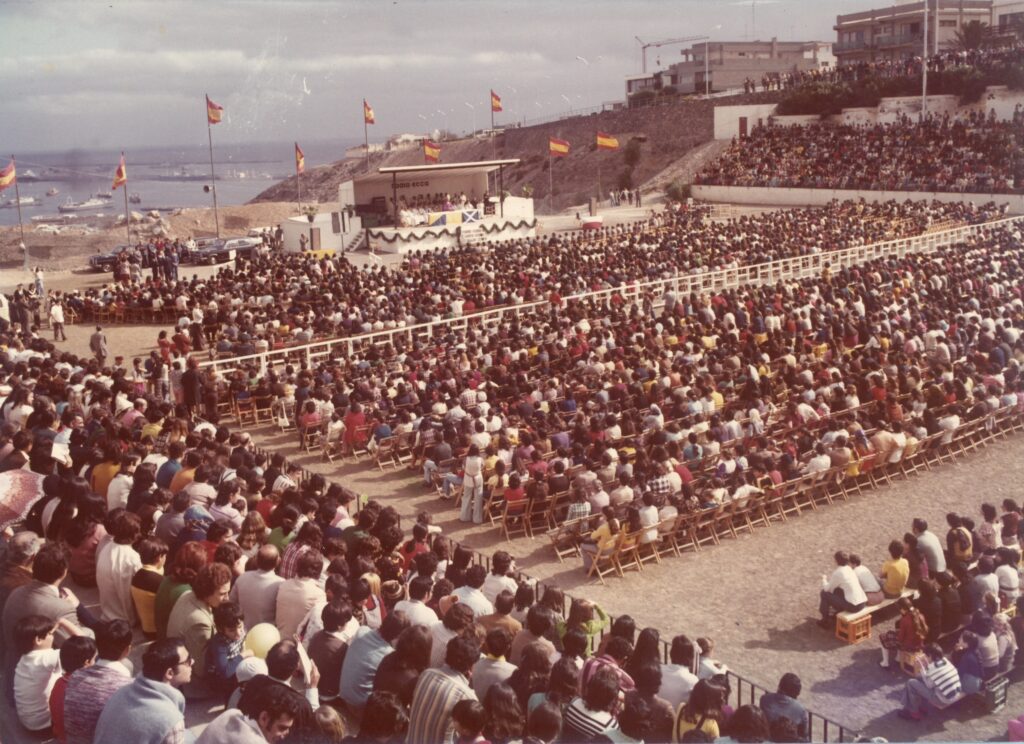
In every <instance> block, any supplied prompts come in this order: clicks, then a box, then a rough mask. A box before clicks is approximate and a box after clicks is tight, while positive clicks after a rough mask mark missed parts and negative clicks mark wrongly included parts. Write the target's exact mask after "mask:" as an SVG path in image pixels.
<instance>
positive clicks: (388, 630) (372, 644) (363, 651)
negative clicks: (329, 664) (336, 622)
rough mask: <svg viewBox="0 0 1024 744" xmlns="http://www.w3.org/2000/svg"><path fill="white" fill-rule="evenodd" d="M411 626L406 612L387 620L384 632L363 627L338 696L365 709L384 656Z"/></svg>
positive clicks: (347, 657)
mask: <svg viewBox="0 0 1024 744" xmlns="http://www.w3.org/2000/svg"><path fill="white" fill-rule="evenodd" d="M407 627H409V621H408V619H407V618H406V616H405V614H404V613H401V612H392V613H390V614H388V616H387V617H386V618H384V622H383V623H382V624H381V626H380V630H374V629H373V628H369V627H366V626H363V627H361V628H360V629H359V632H357V633H356V637H355V638H353V639H352V641H351V642H350V643H349V647H348V651H347V652H346V653H345V660H344V662H343V664H342V666H341V679H340V681H339V686H338V693H339V695H340V696H341V699H342V700H344V701H345V704H346V705H349V706H351V707H352V708H353V709H355V710H362V708H363V706H364V705H366V700H367V698H368V697H369V696H370V693H371V692H372V691H373V680H374V676H375V675H376V673H377V669H378V667H379V666H380V664H381V662H382V661H383V659H384V657H386V656H387V655H388V654H390V653H391V652H392V651H393V650H394V648H393V646H392V644H393V643H395V642H396V641H397V639H398V637H399V636H400V635H401V634H402V631H404V630H405V629H406V628H407Z"/></svg>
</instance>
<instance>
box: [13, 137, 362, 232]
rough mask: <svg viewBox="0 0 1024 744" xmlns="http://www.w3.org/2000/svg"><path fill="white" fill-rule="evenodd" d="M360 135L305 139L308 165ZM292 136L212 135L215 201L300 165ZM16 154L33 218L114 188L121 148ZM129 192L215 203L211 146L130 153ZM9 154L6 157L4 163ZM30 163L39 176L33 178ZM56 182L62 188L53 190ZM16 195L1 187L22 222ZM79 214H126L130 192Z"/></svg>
mask: <svg viewBox="0 0 1024 744" xmlns="http://www.w3.org/2000/svg"><path fill="white" fill-rule="evenodd" d="M355 144H358V143H357V142H356V141H354V140H353V141H345V140H336V141H314V142H308V143H300V145H301V146H302V150H303V152H304V154H305V156H306V169H307V170H309V169H310V168H313V167H315V166H317V165H323V164H326V163H331V162H334V161H336V160H341V159H342V158H344V156H345V148H347V147H351V146H352V145H355ZM294 152H295V151H294V144H293V143H292V142H276V143H252V144H243V145H217V144H216V141H215V142H214V170H215V172H216V175H217V182H216V183H217V202H218V203H219V204H221V205H229V204H244V203H245V202H247V201H249V200H250V199H252V198H253V197H254V196H256V195H257V194H259V193H260V192H261V191H263V190H264V189H267V188H269V187H270V186H271V185H273V184H274V183H275V182H277V181H279V180H281V179H283V178H287V177H288V176H291V175H293V174H294V172H295V160H294ZM15 156H16V157H17V159H18V188H19V190H20V193H21V197H22V199H24V198H25V197H35V198H36V199H37V200H38V201H39V204H37V205H31V206H29V205H25V206H22V208H21V215H22V219H23V220H24V222H25V224H26V225H29V224H31V218H32V217H35V216H57V215H58V214H59V212H58V210H57V207H58V205H60V204H63V203H64V202H65V201H67V200H68V199H71V200H72V201H75V202H81V201H83V200H85V199H87V198H89V197H90V196H92V195H93V194H96V193H98V192H109V191H111V188H110V187H111V184H112V182H113V180H114V171H115V170H116V169H117V164H118V161H119V160H120V157H121V153H120V152H119V151H113V150H68V151H64V152H46V153H23V154H21V153H15ZM125 161H126V165H127V171H128V193H129V195H131V194H138V195H139V198H140V199H141V203H139V204H129V205H128V207H129V209H132V210H135V211H146V210H149V209H160V210H171V209H176V208H179V207H212V206H213V198H212V196H211V195H210V194H209V193H206V192H204V191H203V187H204V186H206V185H208V184H209V174H210V154H209V150H208V149H207V148H206V147H205V146H202V147H200V146H189V147H161V148H148V149H138V150H134V151H128V152H126V153H125ZM6 164H7V160H6V159H3V160H2V162H0V167H3V166H5V165H6ZM28 171H32V173H34V174H35V175H36V176H38V180H28V179H27V178H26V176H27V175H28ZM50 189H57V190H58V191H59V192H60V193H59V194H57V195H56V196H47V195H46V192H47V191H49V190H50ZM13 199H14V187H13V186H11V187H9V188H7V189H5V190H4V191H0V225H16V224H18V210H17V209H15V208H13V207H4V206H3V204H4V203H5V202H7V201H8V200H12V201H13ZM77 214H79V215H82V217H80V218H79V219H84V218H85V217H87V216H89V215H93V214H103V215H105V216H111V215H118V214H124V195H123V194H122V193H121V190H120V189H118V190H117V191H115V192H113V198H112V199H110V200H109V201H108V202H107V203H106V204H105V205H104V206H103V207H100V208H97V209H96V210H95V211H91V210H90V211H88V212H78V213H77Z"/></svg>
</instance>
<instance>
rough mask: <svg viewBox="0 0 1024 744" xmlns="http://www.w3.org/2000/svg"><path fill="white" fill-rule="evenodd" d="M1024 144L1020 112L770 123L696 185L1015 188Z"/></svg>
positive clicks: (1023, 168) (1023, 170) (1020, 179)
mask: <svg viewBox="0 0 1024 744" xmlns="http://www.w3.org/2000/svg"><path fill="white" fill-rule="evenodd" d="M1018 108H1019V107H1018ZM1022 145H1024V114H1022V113H1021V112H1020V111H1018V112H1017V113H1016V114H1015V116H1014V118H1013V120H1012V121H996V120H994V119H987V118H985V117H984V115H982V114H981V113H976V112H972V113H971V114H969V115H967V116H964V117H960V118H951V117H949V116H941V117H940V116H930V117H928V118H927V119H926V120H925V121H924V122H914V121H910V120H909V119H906V118H904V119H902V120H900V121H898V122H895V123H892V124H875V125H853V124H832V123H818V124H807V125H802V126H801V125H794V126H781V125H771V124H769V125H767V126H759V127H755V128H754V130H753V131H752V132H751V133H750V134H749V136H747V137H744V138H742V139H741V140H738V141H735V142H734V143H733V144H732V146H731V147H730V148H729V149H728V150H726V151H725V152H724V153H723V154H722V156H721V157H719V158H718V159H717V160H716V161H714V162H712V163H710V164H709V165H707V166H706V167H705V168H704V170H703V171H702V172H701V173H700V174H698V176H697V177H696V179H695V180H694V183H698V184H708V185H720V186H766V187H771V188H811V189H850V190H857V189H860V190H869V191H879V190H889V191H940V192H958V193H980V194H991V193H1019V192H1020V189H1021V184H1022V183H1024V158H1022V156H1021V152H1024V149H1022Z"/></svg>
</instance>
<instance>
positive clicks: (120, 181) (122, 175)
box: [110, 152, 128, 191]
mask: <svg viewBox="0 0 1024 744" xmlns="http://www.w3.org/2000/svg"><path fill="white" fill-rule="evenodd" d="M126 183H128V170H127V169H126V168H125V166H124V153H123V152H122V153H121V162H120V163H119V164H118V166H117V170H116V171H114V185H113V186H111V187H110V190H111V191H113V190H114V189H118V188H120V187H122V186H124V185H125V184H126Z"/></svg>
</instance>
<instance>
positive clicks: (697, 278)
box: [200, 217, 1024, 374]
mask: <svg viewBox="0 0 1024 744" xmlns="http://www.w3.org/2000/svg"><path fill="white" fill-rule="evenodd" d="M1011 224H1022V225H1024V217H1010V218H1006V219H1002V220H995V221H992V222H985V223H982V224H979V225H965V226H962V227H957V228H953V229H951V230H944V231H942V232H933V233H926V234H922V235H916V236H914V237H909V238H899V239H897V240H889V241H885V242H883V243H874V244H872V245H864V246H857V247H854V248H844V249H842V250H838V251H828V252H826V253H814V254H810V255H806V256H792V257H790V258H782V259H779V260H777V261H769V262H767V263H762V264H750V265H747V266H738V267H735V268H728V269H717V270H715V271H708V272H704V273H697V274H679V275H676V276H674V277H670V278H668V279H656V280H654V281H648V282H631V283H628V284H626V285H625V286H622V287H615V288H612V289H602V290H597V291H594V292H584V293H581V294H577V295H572V296H571V297H566V298H564V301H566V302H569V301H577V302H588V301H589V302H595V301H596V302H607V301H609V300H611V298H612V297H613V296H615V295H619V296H621V298H622V300H623V301H624V302H625V303H627V304H634V303H637V302H642V301H643V300H644V299H645V298H650V299H651V301H652V302H653V303H654V304H659V303H660V299H661V296H662V295H663V294H664V293H665V292H666V291H668V290H670V289H671V290H672V291H674V292H675V293H676V294H677V295H688V294H690V293H697V294H700V293H704V292H719V291H722V290H724V289H735V288H738V287H742V286H745V285H755V286H760V285H764V284H774V283H775V282H778V281H788V280H792V279H810V278H814V277H818V276H821V273H822V271H823V270H824V269H825V268H826V267H828V268H829V270H830V271H833V272H835V271H837V270H839V269H844V268H849V267H852V266H860V265H863V264H865V263H868V262H870V261H876V260H878V259H880V258H889V257H891V256H898V257H903V256H906V255H908V254H912V253H931V252H934V251H935V250H937V249H938V248H941V247H944V246H947V245H950V244H952V243H958V242H961V241H962V240H964V239H965V238H967V237H969V236H971V235H975V234H977V233H978V232H980V231H981V230H982V229H991V228H993V227H1001V226H1009V225H1011ZM549 304H550V303H549V302H548V301H547V300H540V301H536V302H528V303H523V304H519V305H502V306H501V307H496V308H491V309H489V310H484V311H482V312H477V313H473V314H472V315H466V316H461V317H458V318H447V319H444V320H435V321H430V322H428V323H418V324H416V325H412V326H406V327H404V328H395V329H391V330H385V331H374V332H371V333H363V334H359V335H356V336H337V337H334V338H330V339H326V340H323V341H313V342H311V343H308V344H303V345H300V346H289V347H285V348H282V349H273V350H271V351H267V352H263V353H259V354H248V355H245V356H233V357H229V358H226V359H213V360H210V361H207V362H202V363H201V364H200V366H201V367H212V368H213V370H214V371H215V372H218V373H221V374H230V373H231V372H234V371H235V370H238V369H240V368H242V367H245V366H248V365H252V364H254V363H255V364H257V365H258V366H259V369H260V373H261V374H266V372H267V370H268V369H269V368H272V367H274V366H277V365H278V364H288V363H300V364H301V363H305V364H306V365H308V366H309V367H313V366H314V365H315V364H317V363H318V362H320V361H322V360H324V359H333V358H335V357H337V356H345V357H351V356H352V355H353V353H354V351H356V350H357V349H360V348H364V347H366V346H367V345H368V344H374V345H383V344H395V343H396V342H399V341H403V342H406V343H412V342H414V341H423V340H429V339H430V338H431V337H433V335H434V333H435V330H443V331H444V332H446V333H447V332H450V331H465V330H467V329H468V328H470V327H471V326H479V327H482V328H489V327H495V326H498V325H501V324H503V323H506V322H508V321H509V320H511V319H516V320H518V319H519V318H521V317H523V316H526V315H530V314H532V313H533V312H534V311H535V310H538V309H541V310H543V309H546V308H547V307H548V306H549Z"/></svg>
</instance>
